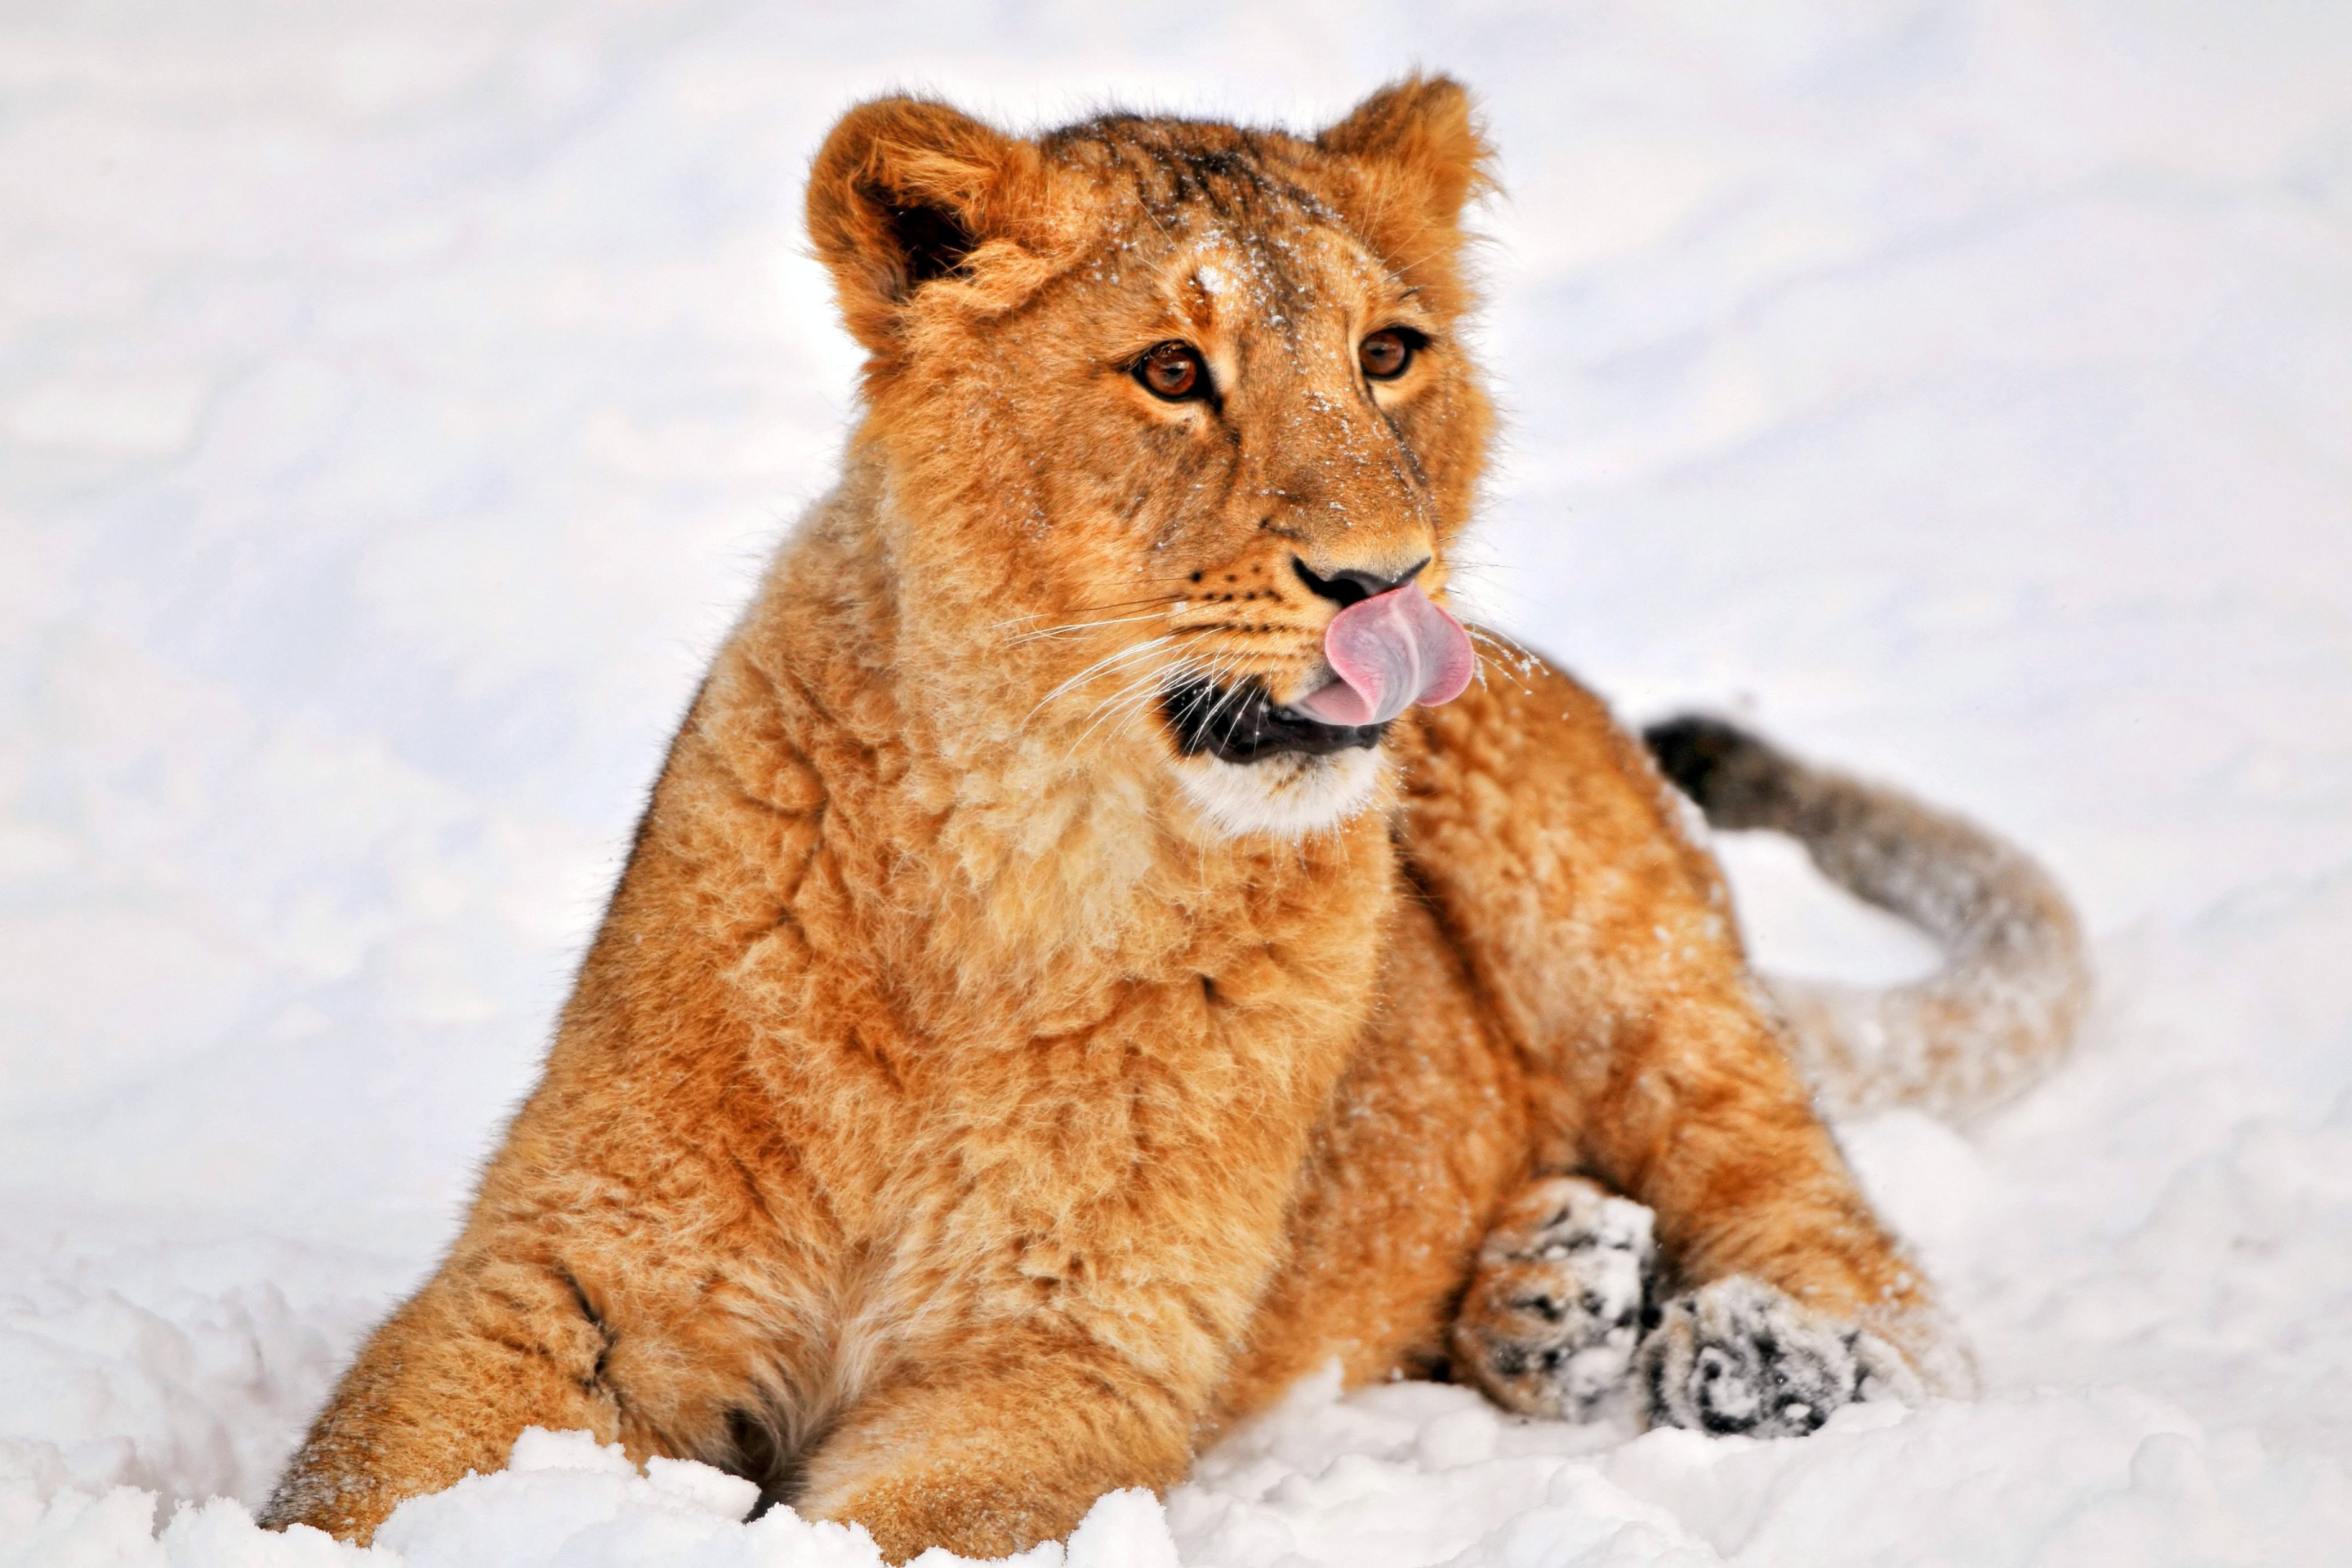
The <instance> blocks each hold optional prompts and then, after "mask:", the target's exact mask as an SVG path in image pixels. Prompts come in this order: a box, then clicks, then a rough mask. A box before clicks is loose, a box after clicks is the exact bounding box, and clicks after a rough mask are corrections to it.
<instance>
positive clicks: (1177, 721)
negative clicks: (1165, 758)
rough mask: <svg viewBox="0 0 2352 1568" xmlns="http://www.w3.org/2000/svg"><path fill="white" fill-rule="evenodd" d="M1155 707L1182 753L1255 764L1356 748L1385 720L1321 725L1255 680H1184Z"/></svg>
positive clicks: (1381, 729)
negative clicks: (1239, 683) (1243, 682)
mask: <svg viewBox="0 0 2352 1568" xmlns="http://www.w3.org/2000/svg"><path fill="white" fill-rule="evenodd" d="M1160 714H1161V716H1162V717H1164V718H1165V719H1166V720H1167V721H1168V728H1169V730H1170V731H1171V733H1173V734H1174V735H1175V737H1176V749H1177V750H1178V751H1179V752H1181V753H1182V754H1183V755H1185V756H1188V757H1197V756H1202V755H1207V756H1212V757H1215V758H1217V759H1218V760H1219V761H1221V762H1227V763H1255V762H1260V761H1263V760H1264V759H1265V758H1267V757H1276V756H1282V755H1285V754H1286V753H1293V752H1297V753H1303V754H1305V755H1307V756H1324V755H1328V753H1330V752H1345V751H1350V750H1353V749H1354V748H1356V747H1360V746H1377V745H1379V744H1380V743H1381V736H1383V735H1385V734H1387V733H1388V729H1389V721H1386V720H1382V721H1381V722H1379V723H1377V724H1325V723H1320V722H1318V721H1316V720H1313V719H1309V718H1307V716H1306V715H1305V714H1303V713H1300V712H1298V711H1297V710H1295V709H1290V708H1285V707H1281V706H1279V705H1277V704H1276V702H1274V701H1273V700H1271V699H1270V698H1268V697H1267V696H1266V694H1265V689H1263V688H1261V687H1258V686H1256V685H1255V684H1253V685H1249V686H1242V687H1227V686H1219V685H1216V684H1215V683H1213V682H1211V681H1206V680H1190V681H1186V682H1185V683H1184V684H1183V685H1181V686H1175V687H1171V688H1170V689H1168V690H1167V691H1165V692H1163V693H1161V694H1160Z"/></svg>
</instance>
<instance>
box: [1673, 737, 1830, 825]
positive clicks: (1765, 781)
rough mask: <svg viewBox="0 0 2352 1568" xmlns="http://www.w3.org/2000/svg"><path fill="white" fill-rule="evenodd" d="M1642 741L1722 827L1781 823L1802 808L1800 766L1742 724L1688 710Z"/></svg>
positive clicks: (1683, 789) (1676, 786)
mask: <svg viewBox="0 0 2352 1568" xmlns="http://www.w3.org/2000/svg"><path fill="white" fill-rule="evenodd" d="M1642 741H1643V744H1645V745H1647V746H1648V747H1649V748H1650V755H1652V756H1653V757H1654V758H1656V759H1657V763H1658V768H1659V770H1660V771H1661V772H1663V773H1664V774H1665V775H1666V777H1667V778H1668V779H1669V780H1671V781H1672V782H1673V784H1674V786H1675V788H1676V789H1679V790H1681V791H1682V792H1683V793H1684V794H1685V795H1688V796H1690V797H1691V799H1693V800H1695V801H1696V802H1697V803H1698V807H1699V809H1700V810H1701V811H1703V812H1705V813H1706V819H1707V821H1708V822H1710V823H1712V824H1713V825H1715V826H1717V827H1722V828H1728V829H1734V830H1737V829H1740V828H1748V827H1775V826H1781V825H1783V824H1785V823H1786V822H1787V821H1788V820H1789V819H1790V815H1791V813H1793V812H1794V811H1795V810H1796V807H1797V801H1796V797H1795V795H1794V794H1793V793H1792V792H1791V790H1790V781H1791V779H1792V777H1793V775H1794V774H1795V773H1796V772H1797V770H1798V764H1797V763H1795V762H1793V761H1791V760H1790V758H1788V757H1786V756H1784V755H1782V754H1781V753H1780V752H1777V751H1775V750H1773V749H1772V747H1771V746H1770V745H1769V744H1767V743H1766V742H1763V741H1761V740H1759V739H1758V738H1757V737H1756V736H1754V735H1751V734H1749V733H1748V731H1745V730H1743V729H1741V728H1740V727H1739V726H1738V725H1737V724H1732V723H1727V722H1726V721H1723V720H1721V719H1711V718H1708V717H1706V715H1704V714H1699V713H1685V714H1684V715H1682V716H1681V717H1680V718H1675V719H1664V720H1661V721H1658V722H1657V723H1655V724H1652V725H1649V726H1648V727H1646V728H1645V729H1643V731H1642Z"/></svg>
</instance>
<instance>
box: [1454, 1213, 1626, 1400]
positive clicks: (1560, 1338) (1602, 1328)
mask: <svg viewBox="0 0 2352 1568" xmlns="http://www.w3.org/2000/svg"><path fill="white" fill-rule="evenodd" d="M1650 1232H1651V1216H1650V1211H1649V1210H1648V1209H1645V1208H1643V1206H1642V1205H1639V1204H1637V1203H1634V1202H1633V1201H1631V1200H1630V1199H1626V1198H1621V1197H1615V1196H1612V1194H1609V1193H1607V1192H1605V1191H1603V1190H1602V1189H1601V1188H1600V1187H1598V1186H1596V1185H1594V1184H1592V1183H1591V1182H1588V1181H1585V1180H1582V1179H1581V1178H1580V1177H1574V1176H1555V1177H1551V1178H1549V1179H1548V1180H1545V1181H1540V1182H1538V1183H1536V1184H1534V1185H1533V1186H1531V1187H1529V1188H1528V1190H1527V1192H1526V1193H1525V1194H1522V1195H1521V1196H1520V1197H1519V1199H1518V1200H1517V1202H1515V1203H1513V1204H1512V1205H1511V1206H1510V1207H1509V1208H1507V1209H1506V1210H1505V1211H1504V1212H1503V1214H1502V1215H1501V1217H1500V1218H1499V1219H1498V1220H1497V1221H1496V1225H1495V1228H1494V1229H1493V1230H1491V1231H1489V1232H1488V1233H1487V1236H1486V1244H1485V1245H1484V1246H1483V1247H1481V1248H1480V1249H1479V1253H1478V1268H1477V1272H1476V1274H1475V1276H1474V1277H1473V1278H1472V1279H1471V1282H1470V1290H1469V1293H1468V1294H1467V1295H1466V1296H1465V1298H1464V1299H1463V1302H1462V1310H1461V1312H1460V1314H1459V1315H1458V1316H1456V1317H1455V1319H1454V1355H1455V1357H1456V1358H1457V1360H1458V1361H1459V1363H1460V1364H1461V1365H1462V1367H1463V1369H1464V1370H1465V1371H1466V1372H1467V1373H1469V1375H1470V1377H1471V1379H1472V1380H1473V1381H1474V1382H1475V1383H1476V1384H1478V1386H1479V1387H1481V1388H1483V1389H1485V1390H1486V1393H1487V1394H1488V1395H1489V1396H1490V1397H1491V1398H1493V1399H1494V1401H1495V1402H1496V1404H1497V1405H1502V1406H1503V1407H1504V1408H1505V1409H1507V1410H1514V1411H1517V1412H1518V1413H1519V1414H1520V1415H1542V1416H1549V1417H1551V1418H1553V1419H1556V1420H1563V1421H1583V1420H1589V1419H1591V1417H1592V1416H1594V1415H1597V1414H1598V1413H1599V1412H1600V1410H1601V1407H1602V1406H1604V1405H1607V1404H1608V1403H1609V1402H1610V1401H1611V1400H1612V1397H1614V1396H1616V1395H1618V1394H1621V1393H1622V1392H1623V1391H1624V1390H1625V1388H1626V1387H1627V1386H1628V1380H1629V1378H1630V1376H1631V1373H1632V1372H1633V1358H1634V1355H1635V1352H1636V1351H1637V1348H1638V1347H1639V1344H1640V1342H1641V1338H1642V1333H1643V1330H1644V1329H1645V1328H1646V1327H1648V1322H1647V1321H1646V1320H1647V1318H1648V1315H1649V1311H1650V1300H1651V1297H1652V1294H1653V1288H1654V1283H1655V1280H1656V1277H1657V1247H1656V1244H1655V1243H1654V1241H1653V1240H1652V1238H1651V1234H1650Z"/></svg>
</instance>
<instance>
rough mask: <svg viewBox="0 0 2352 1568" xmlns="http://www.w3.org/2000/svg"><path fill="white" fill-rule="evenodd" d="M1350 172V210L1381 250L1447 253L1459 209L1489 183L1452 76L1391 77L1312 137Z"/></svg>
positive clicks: (1486, 151)
mask: <svg viewBox="0 0 2352 1568" xmlns="http://www.w3.org/2000/svg"><path fill="white" fill-rule="evenodd" d="M1315 145H1316V147H1317V148H1318V149H1319V150H1320V151H1322V152H1324V153H1329V154H1331V155H1332V156H1334V157H1337V158H1339V159H1342V160H1344V161H1345V162H1346V163H1347V164H1348V165H1349V166H1350V170H1351V173H1352V174H1353V175H1354V178H1353V179H1352V180H1351V181H1350V182H1349V184H1350V185H1351V187H1352V189H1351V190H1350V192H1349V197H1350V199H1349V201H1348V202H1347V204H1346V205H1347V206H1348V208H1349V216H1351V217H1353V218H1354V219H1355V220H1356V221H1357V222H1358V223H1360V224H1361V225H1363V226H1364V228H1365V230H1366V231H1367V237H1369V238H1370V240H1371V241H1372V243H1373V244H1374V245H1375V246H1377V247H1379V248H1380V250H1381V254H1382V255H1384V256H1386V257H1388V258H1390V259H1391V260H1392V261H1396V262H1398V263H1400V264H1402V265H1411V264H1412V263H1413V262H1414V261H1415V260H1416V258H1422V257H1425V256H1428V255H1430V254H1431V253H1433V252H1437V251H1443V252H1445V253H1448V254H1450V253H1451V252H1452V251H1453V250H1454V248H1455V247H1456V246H1457V245H1458V244H1459V243H1460V241H1461V237H1462V229H1461V223H1462V209H1463V208H1464V207H1465V206H1466V205H1468V204H1469V202H1470V200H1471V198H1472V197H1474V196H1476V195H1484V194H1485V193H1486V192H1487V191H1489V190H1491V189H1493V188H1494V180H1493V177H1492V176H1491V175H1490V174H1488V172H1487V171H1488V165H1489V163H1491V161H1492V160H1493V157H1494V150H1493V149H1492V148H1490V147H1489V146H1488V145H1487V144H1486V135H1485V133H1484V132H1482V131H1481V129H1480V127H1479V124H1478V121H1477V118H1476V116H1475V115H1474V114H1473V113H1472V112H1471V107H1470V94H1469V93H1468V92H1467V91H1466V90H1465V89H1464V88H1463V86H1462V84H1461V83H1460V82H1458V81H1455V80H1454V79H1453V78H1451V77H1443V76H1433V77H1422V76H1411V77H1407V78H1405V79H1403V80H1402V81H1398V82H1391V83H1390V84H1389V85H1388V86H1386V87H1384V88H1382V89H1380V90H1379V91H1378V92H1376V93H1374V94H1372V96H1371V97H1370V98H1368V99H1366V100H1364V101H1363V102H1361V103H1360V104H1358V105H1356V107H1355V108H1354V109H1353V110H1350V111H1349V115H1348V117H1347V118H1346V119H1345V120H1342V121H1339V123H1338V124H1337V125H1334V126H1332V127H1331V128H1330V129H1329V130H1328V131H1326V132H1323V134H1321V135H1320V136H1318V137H1317V138H1316V139H1315Z"/></svg>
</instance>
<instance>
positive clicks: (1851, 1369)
mask: <svg viewBox="0 0 2352 1568" xmlns="http://www.w3.org/2000/svg"><path fill="white" fill-rule="evenodd" d="M1637 1382H1638V1384H1639V1385H1640V1387H1641V1389H1642V1395H1643V1415H1645V1416H1647V1418H1648V1420H1649V1422H1650V1424H1651V1425H1652V1426H1685V1427H1692V1428H1696V1430H1699V1431H1703V1432H1741V1433H1746V1434H1747V1435H1748V1436H1753V1437H1798V1436H1803V1435H1804V1434H1806V1433H1808V1432H1811V1431H1814V1430H1816V1429H1818V1428H1819V1427H1820V1426H1821V1425H1822V1423H1823V1422H1824V1421H1827V1420H1828V1419H1829V1418H1830V1416H1831V1415H1832V1413H1833V1412H1835V1411H1836V1410H1837V1409H1838V1408H1839V1407H1840V1406H1842V1405H1850V1404H1852V1403H1853V1402H1854V1401H1855V1400H1858V1399H1883V1398H1891V1399H1901V1400H1904V1401H1905V1402H1906V1403H1908V1402H1911V1401H1913V1400H1915V1399H1916V1398H1917V1397H1918V1394H1919V1384H1918V1379H1917V1378H1916V1376H1915V1375H1914V1374H1913V1373H1912V1372H1911V1370H1910V1368H1909V1367H1908V1365H1906V1363H1905V1362H1904V1360H1903V1358H1902V1356H1901V1355H1900V1354H1898V1353H1897V1352H1895V1349H1894V1347H1893V1346H1891V1345H1889V1344H1887V1343H1886V1342H1885V1341H1883V1340H1881V1339H1879V1338H1878V1337H1877V1336H1876V1335H1874V1334H1872V1333H1869V1332H1866V1331H1864V1330H1862V1329H1858V1328H1856V1327H1854V1326H1853V1325H1852V1324H1850V1323H1843V1322H1840V1321H1837V1320H1835V1319H1833V1318H1830V1317H1827V1316H1824V1315H1823V1314H1822V1313H1820V1312H1816V1311H1813V1310H1811V1309H1809V1308H1806V1307H1802V1306H1800V1305H1799V1304H1798V1303H1796V1302H1795V1301H1793V1300H1790V1299H1789V1298H1788V1297H1787V1296H1785V1295H1783V1294H1781V1293H1780V1291H1778V1290H1776V1289H1773V1288H1772V1287H1771V1286H1769V1285H1766V1284H1762V1283H1759V1281H1757V1280H1754V1279H1744V1278H1741V1277H1739V1276H1738V1275H1734V1276H1733V1277H1731V1278H1730V1279H1717V1280H1715V1281H1713V1282H1711V1283H1709V1284H1706V1285H1702V1286H1700V1287H1699V1288H1698V1289H1696V1290H1691V1291H1687V1292H1685V1294H1683V1295H1680V1296H1676V1297H1675V1298H1674V1299H1673V1300H1670V1301H1668V1302H1667V1303H1666V1304H1665V1309H1664V1314H1663V1317H1662V1320H1661V1321H1660V1322H1659V1324H1658V1327H1657V1329H1656V1331H1654V1332H1653V1333H1652V1334H1651V1335H1650V1337H1649V1338H1648V1339H1646V1340H1644V1341H1643V1342H1642V1352H1641V1366H1640V1371H1639V1375H1638V1378H1637Z"/></svg>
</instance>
